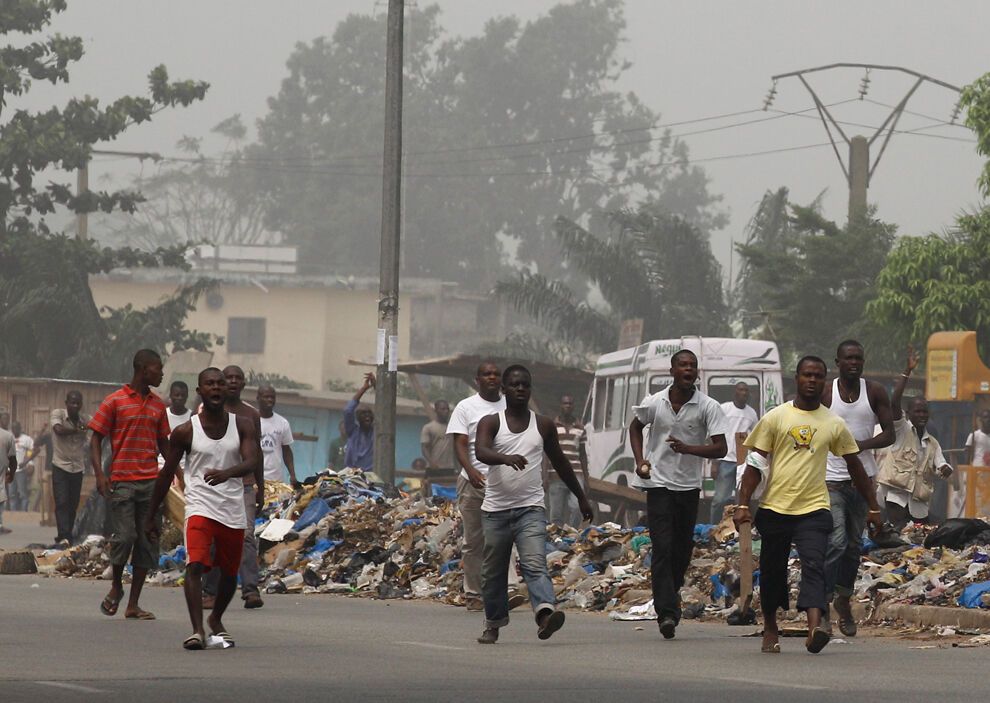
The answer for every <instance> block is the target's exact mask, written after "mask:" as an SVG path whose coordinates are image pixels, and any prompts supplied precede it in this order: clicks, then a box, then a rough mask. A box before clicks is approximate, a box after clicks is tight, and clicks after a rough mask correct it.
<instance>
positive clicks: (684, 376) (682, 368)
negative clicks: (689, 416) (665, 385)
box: [670, 354, 698, 391]
mask: <svg viewBox="0 0 990 703" xmlns="http://www.w3.org/2000/svg"><path fill="white" fill-rule="evenodd" d="M670 375H671V376H672V377H673V379H674V383H673V385H675V386H677V387H678V388H680V389H681V390H682V391H686V390H690V389H691V388H694V382H695V381H697V380H698V358H697V357H696V356H695V355H694V354H678V355H677V356H675V357H674V359H673V360H672V361H671V364H670Z"/></svg>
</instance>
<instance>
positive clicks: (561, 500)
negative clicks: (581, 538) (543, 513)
mask: <svg viewBox="0 0 990 703" xmlns="http://www.w3.org/2000/svg"><path fill="white" fill-rule="evenodd" d="M547 509H548V510H549V515H548V520H549V521H550V523H551V524H552V525H570V526H571V527H577V526H578V525H580V524H581V513H579V512H578V504H577V497H576V496H575V495H574V494H573V493H571V489H570V488H568V487H567V484H566V483H564V482H563V481H561V480H560V479H559V478H557V477H556V476H551V477H550V483H549V485H548V486H547Z"/></svg>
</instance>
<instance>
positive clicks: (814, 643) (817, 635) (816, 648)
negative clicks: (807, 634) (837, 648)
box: [807, 627, 832, 654]
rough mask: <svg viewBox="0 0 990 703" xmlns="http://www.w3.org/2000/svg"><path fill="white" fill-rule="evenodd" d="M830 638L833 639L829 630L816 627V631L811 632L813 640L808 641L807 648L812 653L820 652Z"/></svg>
mask: <svg viewBox="0 0 990 703" xmlns="http://www.w3.org/2000/svg"><path fill="white" fill-rule="evenodd" d="M830 639H832V635H830V634H829V633H828V630H826V629H825V628H822V627H816V628H815V630H814V632H812V633H811V642H810V643H808V645H807V649H808V651H809V652H811V653H812V654H818V653H819V652H820V651H822V650H823V649H825V645H827V644H828V642H829V640H830Z"/></svg>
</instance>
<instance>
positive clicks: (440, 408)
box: [433, 400, 450, 424]
mask: <svg viewBox="0 0 990 703" xmlns="http://www.w3.org/2000/svg"><path fill="white" fill-rule="evenodd" d="M433 411H434V412H436V414H437V422H440V423H442V424H447V421H448V420H449V419H450V404H449V403H447V401H446V400H438V401H437V402H436V403H434V404H433Z"/></svg>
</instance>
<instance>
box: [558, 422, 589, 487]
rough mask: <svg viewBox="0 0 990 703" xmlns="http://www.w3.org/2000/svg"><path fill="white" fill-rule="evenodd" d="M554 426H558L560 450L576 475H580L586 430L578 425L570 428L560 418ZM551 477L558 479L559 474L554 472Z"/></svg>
mask: <svg viewBox="0 0 990 703" xmlns="http://www.w3.org/2000/svg"><path fill="white" fill-rule="evenodd" d="M554 424H555V425H557V441H558V442H560V450H561V451H562V452H563V453H564V456H565V457H567V460H568V461H569V462H571V468H573V469H574V473H575V474H578V475H580V474H581V447H582V446H583V445H584V439H585V437H584V435H585V432H584V428H583V427H581V425H578V424H574V425H571V426H570V427H568V426H567V425H565V424H564V422H563V421H562V420H561V419H560V418H559V417H558V418H557V419H555V420H554ZM551 475H552V476H553V477H556V476H557V473H556V472H554V473H553V474H551Z"/></svg>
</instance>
